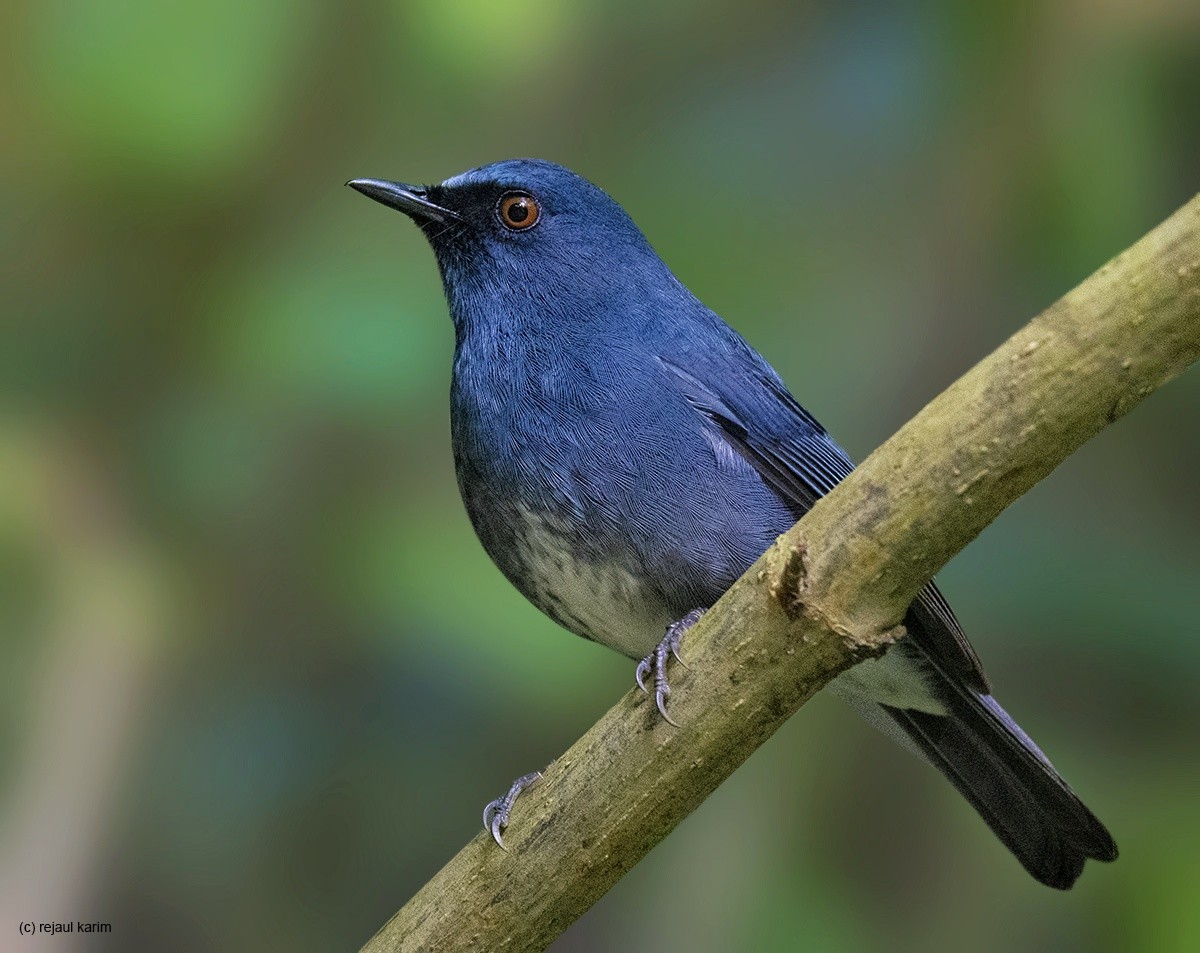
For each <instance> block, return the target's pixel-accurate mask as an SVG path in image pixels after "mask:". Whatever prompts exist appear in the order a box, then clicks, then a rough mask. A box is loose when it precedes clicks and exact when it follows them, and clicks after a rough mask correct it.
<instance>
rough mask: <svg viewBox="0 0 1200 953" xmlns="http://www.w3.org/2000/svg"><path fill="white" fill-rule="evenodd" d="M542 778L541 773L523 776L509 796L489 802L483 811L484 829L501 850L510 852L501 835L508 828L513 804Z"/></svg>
mask: <svg viewBox="0 0 1200 953" xmlns="http://www.w3.org/2000/svg"><path fill="white" fill-rule="evenodd" d="M541 776H542V772H541V771H534V772H533V773H532V774H524V775H522V776H521V777H519V778H517V780H515V781H514V782H513V783H512V786H511V787H510V788H509V789H508V793H507V794H505V795H504V796H503V797H498V798H496V800H494V801H488V803H487V806H486V807H485V808H484V809H483V829H484V830H485V831H488V832H489V833H490V834H491V835H492V840H494V841H495V842H496V843H497V844H499V845H500V847H501V849H503V850H508V848H507V847H505V846H504V841H503V840H501V838H500V834H501V833H502V832H503V831H504V828H506V827H508V815H509V814H511V813H512V807H513V804H515V803H516V801H517V798H518V797H520V796H521V792H522V791H524V790H525V789H526V788H527V787H529V786H530V785H531V784H533V782H534V781H537V780H538V779H539V778H541Z"/></svg>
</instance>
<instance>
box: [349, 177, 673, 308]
mask: <svg viewBox="0 0 1200 953" xmlns="http://www.w3.org/2000/svg"><path fill="white" fill-rule="evenodd" d="M347 184H348V185H350V186H351V187H352V188H354V189H356V190H358V191H359V192H361V193H363V194H364V195H366V196H368V197H369V198H372V199H375V200H376V201H377V202H380V203H382V204H384V205H387V206H388V207H390V208H394V209H397V210H399V211H401V212H403V213H404V214H405V215H407V216H408V217H409V218H411V219H412V220H413V221H414V222H416V223H417V225H418V226H419V227H420V229H421V231H422V232H423V233H424V234H425V237H426V238H427V239H428V240H429V243H430V245H432V246H433V250H434V253H435V254H436V256H437V260H438V265H439V267H440V269H441V273H442V281H443V283H444V285H445V289H446V296H447V299H448V300H449V303H450V308H451V312H452V313H453V314H454V317H455V320H456V322H459V323H460V324H461V323H463V322H464V321H465V322H468V323H469V322H471V321H472V314H471V312H472V311H475V310H478V309H480V308H483V307H485V306H492V307H494V306H495V305H497V304H501V305H504V304H507V305H509V306H511V307H513V308H515V309H517V310H525V311H529V310H530V309H536V310H538V311H540V312H563V314H562V315H555V316H562V317H565V316H566V315H565V312H566V311H568V310H570V311H571V312H572V313H573V314H575V315H576V316H578V315H579V314H580V313H581V311H584V310H586V309H587V308H588V307H589V306H593V307H594V306H595V305H596V304H598V303H600V302H601V301H608V302H610V303H611V302H612V301H613V300H614V299H613V295H614V294H617V293H619V294H622V295H625V296H628V295H630V294H636V293H637V292H638V291H639V290H651V289H654V288H658V289H660V291H661V288H662V287H663V284H664V282H666V284H668V285H672V286H674V285H677V282H676V281H675V279H674V277H673V276H671V275H670V272H669V271H667V269H666V266H665V265H663V263H662V262H661V260H660V259H659V258H658V256H657V255H656V254H655V252H654V250H653V249H652V248H651V247H650V245H649V243H648V242H647V241H646V239H645V237H644V236H643V235H642V233H641V231H640V230H639V229H638V227H637V225H635V224H634V222H633V220H632V219H631V218H630V217H629V216H628V215H627V214H626V212H625V210H624V209H622V208H621V206H620V205H618V204H617V203H616V202H615V201H613V200H612V199H611V198H610V197H609V196H608V195H607V193H605V192H604V191H603V190H602V189H601V188H599V187H598V186H596V185H593V184H592V183H591V182H589V181H587V180H586V179H584V178H583V177H581V176H579V175H576V174H575V173H574V172H571V171H570V170H569V169H565V168H563V167H562V166H560V165H555V164H554V163H552V162H546V161H543V160H540V159H510V160H507V161H504V162H497V163H494V164H492V165H486V166H481V167H480V168H477V169H472V170H471V171H469V172H464V173H462V174H461V175H457V176H454V177H453V178H450V179H447V180H446V181H445V182H442V183H441V184H440V185H406V184H404V183H401V182H389V181H385V180H381V179H353V180H351V181H350V182H348V183H347ZM606 310H607V309H606ZM608 313H611V311H609V312H608Z"/></svg>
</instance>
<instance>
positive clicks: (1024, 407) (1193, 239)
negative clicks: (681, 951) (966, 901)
mask: <svg viewBox="0 0 1200 953" xmlns="http://www.w3.org/2000/svg"><path fill="white" fill-rule="evenodd" d="M1198 356H1200V196H1197V197H1196V198H1193V199H1192V201H1191V202H1189V203H1188V204H1187V205H1185V206H1184V207H1183V208H1181V209H1180V210H1179V211H1177V212H1176V213H1175V214H1174V215H1172V216H1171V217H1170V218H1169V219H1167V220H1166V221H1165V222H1163V223H1162V224H1161V225H1159V226H1158V227H1157V228H1156V229H1154V231H1152V232H1150V233H1149V234H1148V235H1146V236H1145V237H1144V238H1142V239H1141V241H1139V242H1138V243H1137V244H1136V245H1134V246H1133V247H1131V248H1129V249H1128V250H1126V251H1125V252H1123V253H1122V254H1120V255H1118V256H1117V257H1116V258H1115V259H1113V260H1112V261H1110V262H1109V263H1108V264H1107V265H1105V266H1104V267H1103V268H1101V269H1100V270H1099V271H1097V272H1096V273H1095V274H1093V275H1092V276H1091V277H1089V278H1088V279H1087V280H1086V281H1084V282H1083V283H1082V284H1081V285H1079V286H1078V287H1077V288H1075V289H1074V290H1073V291H1071V292H1070V293H1068V294H1067V295H1066V296H1065V297H1063V298H1062V299H1061V300H1060V301H1058V302H1057V303H1056V304H1054V305H1053V306H1051V307H1050V308H1048V309H1047V310H1046V311H1045V312H1043V313H1042V314H1041V315H1039V316H1038V317H1037V318H1035V319H1034V320H1033V321H1031V322H1030V323H1029V324H1028V325H1026V326H1025V327H1023V328H1022V329H1021V330H1019V331H1018V332H1017V333H1016V334H1014V335H1013V336H1012V337H1011V338H1009V340H1007V341H1006V342H1005V343H1004V344H1003V345H1001V346H1000V347H999V348H998V349H997V350H996V351H995V352H993V353H992V354H991V355H989V356H988V357H987V358H985V359H984V360H983V361H981V362H980V363H979V364H977V365H976V366H975V367H974V368H972V369H971V370H970V371H968V372H967V373H966V374H965V375H964V376H963V377H962V378H960V379H959V380H958V381H956V382H955V383H954V384H952V385H951V386H950V387H949V388H948V389H947V390H946V391H945V392H943V393H942V394H941V395H940V396H938V397H937V398H935V399H934V400H933V401H931V402H930V403H929V404H928V406H926V407H925V408H924V409H923V410H922V411H921V412H920V413H919V414H918V415H917V416H916V417H914V418H913V419H912V420H911V421H910V422H909V423H907V424H906V425H905V426H904V427H903V428H901V430H900V431H899V432H897V433H896V434H895V435H894V436H893V437H892V438H891V439H889V440H888V441H887V442H886V443H885V444H884V445H883V446H882V447H880V448H879V449H878V450H876V451H875V452H874V453H873V454H871V456H870V457H868V458H867V460H866V461H865V462H864V463H863V464H862V466H860V467H859V468H858V469H857V470H855V471H854V473H853V474H852V475H851V476H850V477H848V478H847V479H846V480H845V481H843V482H842V483H841V484H839V485H838V486H837V487H836V488H835V489H834V490H833V491H832V492H830V493H829V494H828V495H827V496H825V497H824V498H823V499H821V500H820V501H819V502H818V503H817V505H816V506H815V507H814V508H813V509H812V511H811V512H810V513H808V514H807V515H806V516H805V517H804V519H803V520H801V521H800V522H799V523H798V524H797V525H796V526H795V527H793V528H792V529H791V530H790V531H789V532H788V533H787V534H785V535H784V536H781V537H780V538H779V540H778V541H777V542H776V543H775V544H774V545H773V546H772V547H771V549H770V550H768V552H767V553H765V554H764V555H763V556H762V558H761V559H759V560H758V562H756V563H755V564H754V566H753V567H751V569H750V570H749V571H748V572H747V573H746V574H745V575H744V576H743V577H742V578H741V579H740V580H738V582H737V583H736V584H735V585H734V586H733V587H732V588H731V589H730V590H729V592H728V593H726V594H725V596H723V597H722V598H721V600H720V601H719V602H718V603H717V604H716V605H715V606H714V607H713V608H712V610H711V611H709V612H708V613H706V614H705V616H704V617H703V618H702V619H701V621H700V623H699V624H697V625H696V627H695V628H693V629H692V630H690V631H689V633H688V638H687V642H686V645H685V659H686V662H687V665H688V668H687V669H686V670H685V669H683V668H681V667H677V668H676V669H675V670H674V676H673V677H674V683H673V685H674V689H675V691H674V693H673V694H672V696H671V706H672V707H671V713H672V717H673V718H674V719H675V720H676V721H678V722H679V723H680V725H681V726H682V727H680V728H674V727H672V726H671V725H669V724H667V723H665V722H664V721H663V720H662V718H661V717H659V715H658V713H657V712H656V710H655V707H654V703H653V701H652V700H651V699H649V698H647V697H646V696H645V695H643V694H642V693H641V692H639V691H637V690H636V689H634V690H631V691H630V692H629V693H627V694H626V695H625V697H624V698H622V699H621V700H620V701H619V702H618V703H617V705H616V706H615V707H614V708H612V709H611V710H610V711H609V712H608V713H607V714H606V715H605V716H604V717H603V718H601V719H600V721H598V722H597V723H596V724H595V725H594V726H593V727H592V728H591V729H590V730H589V731H588V732H587V734H585V735H584V736H583V737H582V738H580V739H579V741H577V742H576V743H575V744H574V745H572V746H571V748H570V749H569V750H568V751H567V752H566V753H565V754H564V755H562V756H561V757H560V758H559V759H558V760H556V761H555V762H554V763H553V764H551V765H550V767H549V768H547V770H546V772H545V777H544V778H543V780H541V781H539V782H538V783H537V784H536V785H535V786H533V787H532V788H530V789H529V790H528V791H527V792H526V793H525V794H524V795H522V797H521V800H520V801H519V802H518V805H517V807H516V809H515V811H514V816H513V819H512V823H511V826H510V827H509V828H508V830H507V832H506V838H505V839H506V844H507V846H508V848H509V849H508V850H507V851H503V850H500V849H499V848H498V847H497V846H496V845H495V844H494V843H493V842H492V841H491V839H490V837H488V836H487V835H485V834H483V833H480V834H478V835H476V837H475V838H474V839H473V840H472V841H471V842H470V843H469V844H467V846H466V847H464V848H463V849H462V850H461V851H460V852H459V853H458V854H457V856H455V857H454V858H453V859H452V860H451V861H450V862H449V863H448V864H447V865H446V866H445V867H444V868H443V869H442V870H441V871H440V872H439V873H438V874H437V875H436V876H435V877H434V878H433V879H432V880H430V881H429V882H428V883H427V884H426V885H425V886H424V887H423V888H421V890H420V891H419V892H418V893H417V894H416V896H414V897H413V898H412V899H411V900H410V901H409V902H408V903H407V904H405V905H404V907H403V908H402V909H401V910H400V911H399V912H398V913H397V914H395V916H393V917H392V919H391V920H390V921H388V923H387V924H385V925H384V927H383V928H382V929H381V930H380V931H379V932H378V933H377V934H376V935H375V937H374V938H373V939H371V940H370V941H369V942H368V943H367V945H366V946H365V947H363V951H364V953H384V951H398V950H405V951H407V950H414V951H415V950H459V949H469V950H487V951H493V950H541V949H544V948H545V947H546V946H548V945H549V944H550V942H551V941H553V940H554V938H555V937H557V936H558V935H559V934H560V933H561V932H562V931H563V930H565V929H566V928H567V927H568V926H569V925H570V924H571V923H572V922H574V921H575V920H576V919H577V918H578V917H579V916H580V915H582V914H583V913H584V911H586V910H587V909H588V907H590V906H591V905H592V904H593V903H595V902H596V901H597V900H598V899H599V898H600V897H601V896H603V895H604V893H605V892H606V891H607V890H608V889H609V888H610V887H611V886H612V885H613V884H615V883H616V882H617V880H619V879H620V878H621V877H622V876H623V875H624V874H625V872H626V871H628V870H629V869H630V868H631V867H633V865H634V864H636V863H637V862H638V861H639V860H640V859H641V858H642V857H643V856H644V855H645V854H646V853H647V852H649V850H650V849H651V848H652V847H653V846H654V845H655V844H657V843H658V842H659V841H660V840H662V839H663V838H664V837H665V836H666V835H667V834H668V833H670V831H671V830H672V829H674V827H675V826H676V825H677V824H678V823H679V822H680V821H682V820H683V818H685V817H686V816H687V815H688V814H689V813H691V811H693V810H694V809H695V808H696V807H697V806H698V805H699V804H700V803H701V802H702V801H703V800H704V799H705V798H706V797H708V795H709V794H711V793H712V791H713V790H714V789H715V788H716V787H717V785H719V784H720V783H721V782H722V781H724V780H725V778H727V777H728V776H729V775H730V774H731V773H732V772H733V771H734V769H736V768H737V767H738V765H740V764H741V763H742V762H743V761H744V760H746V758H747V757H749V756H750V754H751V753H752V752H753V751H754V750H755V749H756V748H757V747H758V746H759V745H760V744H762V743H763V742H764V741H765V740H766V739H767V738H769V737H770V736H771V734H772V733H774V731H775V730H776V729H777V728H779V726H780V725H782V724H783V722H784V721H785V720H786V719H787V718H789V717H790V716H791V715H792V714H793V713H794V712H795V711H796V710H797V709H798V708H799V707H800V706H801V705H803V704H804V702H805V701H806V700H807V699H809V698H810V697H811V696H812V695H813V694H814V693H815V692H816V691H817V690H818V689H820V688H821V687H822V686H823V685H824V684H825V683H826V682H828V681H829V680H830V679H832V678H833V677H835V676H836V675H838V674H839V673H840V672H843V671H845V670H846V669H847V668H849V667H850V666H852V665H854V664H855V663H856V662H859V661H861V660H863V659H866V658H869V657H872V656H877V655H879V654H882V652H884V651H885V650H886V648H887V647H888V646H889V645H890V644H891V643H892V642H893V641H894V640H896V639H898V638H901V637H902V636H903V628H902V627H901V626H900V620H901V619H902V618H903V616H904V613H905V610H906V608H907V606H908V604H909V603H910V602H911V601H912V599H913V597H914V596H915V595H916V593H917V591H918V590H919V589H920V588H921V586H923V585H924V584H925V583H926V582H927V581H928V580H929V579H930V578H931V577H932V576H933V574H934V573H935V572H937V570H939V569H940V568H941V567H942V566H943V565H945V564H946V562H947V561H948V560H949V559H950V558H951V557H952V556H953V555H954V554H955V553H957V552H958V551H959V550H961V549H962V548H963V547H964V546H966V545H967V543H969V542H970V541H971V540H972V539H974V538H975V537H976V536H977V535H978V534H979V533H980V531H982V530H983V528H984V527H985V526H987V524H988V523H990V522H991V521H992V520H993V519H995V518H996V516H997V515H999V514H1000V512H1001V511H1002V510H1003V509H1004V508H1005V507H1006V506H1008V505H1009V504H1010V503H1012V502H1013V501H1014V500H1016V499H1017V498H1018V497H1020V496H1021V495H1022V494H1023V493H1025V492H1026V491H1027V490H1028V489H1029V488H1030V487H1032V486H1033V485H1034V484H1035V483H1037V482H1038V481H1039V480H1041V479H1042V478H1043V477H1045V476H1046V475H1047V474H1048V473H1050V471H1051V470H1053V469H1054V468H1055V467H1056V466H1058V464H1059V463H1061V462H1062V461H1063V460H1064V459H1066V458H1067V457H1068V456H1070V454H1071V453H1072V452H1074V451H1075V450H1076V448H1078V447H1079V446H1080V445H1081V444H1083V443H1084V442H1085V441H1086V440H1088V439H1089V438H1091V437H1092V436H1094V435H1095V434H1097V433H1098V432H1099V431H1100V430H1102V429H1103V428H1104V427H1106V426H1107V425H1108V424H1110V423H1112V422H1113V421H1115V420H1116V419H1117V418H1119V417H1121V416H1123V415H1124V414H1126V413H1128V412H1129V410H1131V409H1132V408H1133V407H1134V406H1135V405H1136V404H1137V403H1138V402H1139V401H1141V400H1142V398H1144V397H1145V396H1146V395H1148V394H1149V393H1151V392H1152V391H1153V390H1155V389H1156V388H1158V387H1159V386H1161V385H1162V384H1163V383H1165V382H1166V381H1168V380H1170V379H1171V378H1173V377H1175V376H1176V375H1178V374H1180V373H1181V372H1182V371H1183V370H1184V369H1185V368H1186V367H1187V366H1188V365H1189V364H1191V363H1192V362H1193V361H1195V360H1196V358H1197V357H1198Z"/></svg>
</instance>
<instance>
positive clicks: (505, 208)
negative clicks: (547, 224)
mask: <svg viewBox="0 0 1200 953" xmlns="http://www.w3.org/2000/svg"><path fill="white" fill-rule="evenodd" d="M496 212H497V214H498V215H499V216H500V221H501V222H503V223H504V225H505V226H506V227H508V228H511V229H512V230H513V231H516V232H523V231H524V230H525V229H527V228H533V226H534V225H536V224H537V220H538V215H539V214H540V210H539V209H538V204H537V200H536V199H535V198H534V197H533V196H532V195H530V194H529V193H528V192H509V193H508V194H507V195H502V196H501V197H500V204H499V205H498V206H496Z"/></svg>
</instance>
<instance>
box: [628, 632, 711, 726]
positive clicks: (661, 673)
mask: <svg viewBox="0 0 1200 953" xmlns="http://www.w3.org/2000/svg"><path fill="white" fill-rule="evenodd" d="M703 614H704V610H703V609H693V610H692V611H691V612H689V613H688V614H687V615H685V616H684V617H683V618H682V619H680V620H679V621H678V622H673V623H671V624H670V625H669V626H667V633H666V635H664V636H663V638H662V641H661V642H659V643H658V645H657V646H656V647H655V649H654V651H653V652H651V653H650V654H649V655H647V656H646V657H645V658H644V659H642V660H641V661H640V662H638V667H637V669H636V670H635V671H634V673H633V678H634V681H636V682H637V686H638V688H640V689H641V690H642V691H643V692H645V693H646V694H647V695H649V694H650V689H648V688H647V687H646V676H647V675H649V674H650V672H652V671H653V672H654V704H655V707H657V708H658V713H659V714H660V715H662V717H663V721H665V722H666V723H667V724H668V725H674V726H675V727H676V728H678V727H679V723H678V722H676V721H675V720H674V719H672V718H671V716H670V715H668V714H667V696H669V695H670V694H671V686H670V685H669V684H668V683H667V659H668V657H669V656H674V657H675V661H677V662H678V663H679V664H680V665H683V667H684V668H687V665H684V662H683V659H682V658H680V657H679V647H680V645H682V644H683V634H684V633H685V632H686V631H687V630H688V629H690V628H691V627H692V626H693V625H695V624H696V623H697V622H698V621H699V619H700V616H702V615H703Z"/></svg>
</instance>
